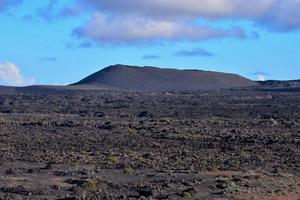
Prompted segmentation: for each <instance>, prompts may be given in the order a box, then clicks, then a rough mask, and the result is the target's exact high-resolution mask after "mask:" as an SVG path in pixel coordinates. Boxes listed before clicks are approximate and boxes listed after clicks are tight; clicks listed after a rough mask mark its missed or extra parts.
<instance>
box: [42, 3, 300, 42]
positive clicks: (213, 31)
mask: <svg viewBox="0 0 300 200" xmlns="http://www.w3.org/2000/svg"><path fill="white" fill-rule="evenodd" d="M56 2H57V0H51V1H50V3H49V4H48V5H47V6H46V7H45V9H44V10H42V11H43V12H42V13H44V14H43V15H42V16H43V18H45V19H46V20H48V21H50V20H51V19H52V18H56V17H70V16H72V17H73V16H76V15H79V14H82V13H83V14H89V15H90V19H89V20H87V21H86V22H85V23H84V24H82V25H81V26H79V27H77V28H75V29H74V30H73V35H75V36H76V37H79V38H82V39H84V40H87V41H92V42H95V43H97V44H120V43H121V44H136V43H145V42H165V41H167V42H168V41H171V42H174V41H182V40H184V41H202V40H209V39H216V38H228V37H233V38H242V39H245V38H259V35H258V33H257V32H250V33H248V32H247V31H246V30H244V29H243V28H241V27H228V28H224V27H222V28H220V27H219V28H217V27H215V26H214V25H215V23H214V22H219V21H227V22H228V21H229V22H230V23H232V24H234V23H235V22H238V21H250V22H252V23H253V24H254V25H256V26H254V27H255V28H256V27H261V28H263V29H266V30H269V31H277V32H287V31H296V30H299V28H300V0H251V1H249V0H163V1H162V0H143V1H141V0H122V1H120V0H75V2H74V3H73V4H72V5H68V6H66V7H65V8H64V9H63V10H61V12H57V11H54V10H53V8H54V5H55V4H56ZM203 20H204V21H209V22H210V23H208V24H209V25H204V24H203ZM201 21H202V23H201Z"/></svg>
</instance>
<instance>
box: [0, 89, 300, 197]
mask: <svg viewBox="0 0 300 200" xmlns="http://www.w3.org/2000/svg"><path fill="white" fill-rule="evenodd" d="M0 199H1V200H2V199H61V200H63V199H64V200H69V199H91V200H94V199H95V200H96V199H266V200H267V199H274V200H277V199H278V200H279V199H287V200H289V199H290V200H294V199H300V92H295V91H289V92H282V91H281V92H279V91H258V90H224V91H211V92H178V93H160V94H150V93H148V94H140V93H126V92H108V91H107V92H104V91H102V92H100V91H94V92H72V93H69V94H56V95H41V94H40V95H37V94H31V95H30V94H10V95H5V94H1V95H0Z"/></svg>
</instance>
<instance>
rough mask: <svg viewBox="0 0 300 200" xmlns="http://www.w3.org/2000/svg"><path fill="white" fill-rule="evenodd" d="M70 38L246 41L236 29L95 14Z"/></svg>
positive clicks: (111, 40)
mask: <svg viewBox="0 0 300 200" xmlns="http://www.w3.org/2000/svg"><path fill="white" fill-rule="evenodd" d="M74 34H75V35H77V36H79V37H86V38H89V39H92V40H93V41H96V42H98V43H135V42H149V41H151V42H155V41H178V40H179V41H180V40H189V41H198V40H207V39H213V38H224V37H238V38H245V37H248V35H247V34H246V33H245V32H244V31H243V30H242V29H240V28H231V29H228V30H225V29H218V28H211V27H207V26H199V25H196V24H185V23H179V22H173V21H167V20H166V21H163V20H156V19H150V18H136V17H131V16H123V17H122V18H119V17H109V16H106V15H103V14H101V13H96V14H95V15H94V16H93V17H92V19H91V20H90V22H89V23H88V24H86V25H84V26H82V27H79V28H77V29H75V30H74Z"/></svg>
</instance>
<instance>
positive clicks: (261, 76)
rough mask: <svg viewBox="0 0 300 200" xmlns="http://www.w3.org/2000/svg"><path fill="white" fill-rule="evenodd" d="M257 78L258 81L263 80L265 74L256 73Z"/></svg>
mask: <svg viewBox="0 0 300 200" xmlns="http://www.w3.org/2000/svg"><path fill="white" fill-rule="evenodd" d="M257 80H258V81H265V80H266V77H265V75H263V74H258V75H257Z"/></svg>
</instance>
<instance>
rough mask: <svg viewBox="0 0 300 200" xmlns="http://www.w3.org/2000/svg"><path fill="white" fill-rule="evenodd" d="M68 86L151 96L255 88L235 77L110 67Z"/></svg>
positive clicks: (158, 69) (124, 66)
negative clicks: (101, 88)
mask: <svg viewBox="0 0 300 200" xmlns="http://www.w3.org/2000/svg"><path fill="white" fill-rule="evenodd" d="M72 85H76V86H84V85H86V86H90V85H94V86H99V87H103V88H113V89H118V90H128V91H139V92H155V91H181V90H215V89H226V88H237V87H248V86H255V85H257V83H255V82H253V81H250V80H248V79H246V78H244V77H241V76H239V75H237V74H227V73H220V72H207V71H200V70H177V69H162V68H156V67H137V66H127V65H113V66H109V67H107V68H104V69H103V70H100V71H98V72H96V73H94V74H92V75H90V76H88V77H86V78H84V79H82V80H81V81H79V82H77V83H74V84H72Z"/></svg>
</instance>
